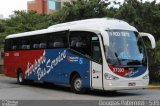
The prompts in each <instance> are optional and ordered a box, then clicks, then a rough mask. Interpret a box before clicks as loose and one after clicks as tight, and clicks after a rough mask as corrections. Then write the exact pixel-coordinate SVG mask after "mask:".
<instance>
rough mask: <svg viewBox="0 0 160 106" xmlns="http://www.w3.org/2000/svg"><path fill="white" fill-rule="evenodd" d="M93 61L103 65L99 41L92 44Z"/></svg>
mask: <svg viewBox="0 0 160 106" xmlns="http://www.w3.org/2000/svg"><path fill="white" fill-rule="evenodd" d="M92 59H93V61H96V62H98V63H102V56H101V48H100V43H99V42H98V41H93V42H92Z"/></svg>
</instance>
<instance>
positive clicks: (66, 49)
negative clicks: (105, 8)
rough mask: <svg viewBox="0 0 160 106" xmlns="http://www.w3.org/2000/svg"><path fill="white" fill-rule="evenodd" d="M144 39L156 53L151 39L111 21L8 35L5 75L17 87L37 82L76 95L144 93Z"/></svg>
mask: <svg viewBox="0 0 160 106" xmlns="http://www.w3.org/2000/svg"><path fill="white" fill-rule="evenodd" d="M143 37H148V38H149V40H150V41H151V46H152V48H155V46H156V45H155V39H154V37H153V36H152V35H151V34H149V33H142V32H138V31H137V29H136V28H135V27H133V26H131V25H129V24H128V23H127V22H125V21H122V20H118V19H112V18H93V19H86V20H79V21H73V22H66V23H61V24H57V25H53V26H50V27H48V28H47V29H42V30H36V31H31V32H24V33H18V34H12V35H9V36H7V37H6V39H5V57H4V73H5V75H6V76H9V77H13V78H17V82H18V83H19V84H25V82H26V81H28V80H32V81H42V82H48V83H54V84H58V85H64V86H70V87H71V89H72V90H73V91H74V92H75V93H83V92H84V91H85V89H97V90H106V91H117V90H124V89H143V88H145V87H146V86H148V83H149V75H148V73H149V71H148V61H147V52H146V47H145V45H144V42H143V39H142V38H143Z"/></svg>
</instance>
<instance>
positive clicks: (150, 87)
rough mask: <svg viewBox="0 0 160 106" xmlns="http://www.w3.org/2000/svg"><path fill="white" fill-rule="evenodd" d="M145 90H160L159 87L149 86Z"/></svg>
mask: <svg viewBox="0 0 160 106" xmlns="http://www.w3.org/2000/svg"><path fill="white" fill-rule="evenodd" d="M147 89H160V86H156V85H155V86H154V85H150V86H148V87H147Z"/></svg>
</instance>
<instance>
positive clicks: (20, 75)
mask: <svg viewBox="0 0 160 106" xmlns="http://www.w3.org/2000/svg"><path fill="white" fill-rule="evenodd" d="M18 79H19V82H20V83H21V82H22V81H23V74H22V73H20V74H19V78H18Z"/></svg>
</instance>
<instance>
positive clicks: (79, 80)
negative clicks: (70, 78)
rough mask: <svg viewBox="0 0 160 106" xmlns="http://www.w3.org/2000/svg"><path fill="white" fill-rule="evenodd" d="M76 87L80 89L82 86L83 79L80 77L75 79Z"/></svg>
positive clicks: (77, 89)
mask: <svg viewBox="0 0 160 106" xmlns="http://www.w3.org/2000/svg"><path fill="white" fill-rule="evenodd" d="M74 88H75V90H76V91H80V89H81V88H82V81H81V79H80V78H77V79H76V80H75V81H74Z"/></svg>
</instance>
